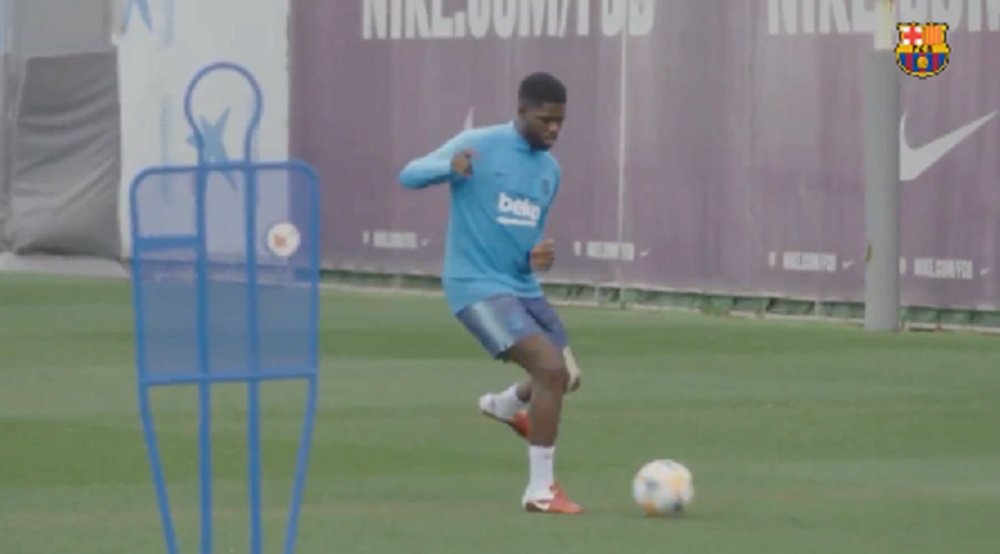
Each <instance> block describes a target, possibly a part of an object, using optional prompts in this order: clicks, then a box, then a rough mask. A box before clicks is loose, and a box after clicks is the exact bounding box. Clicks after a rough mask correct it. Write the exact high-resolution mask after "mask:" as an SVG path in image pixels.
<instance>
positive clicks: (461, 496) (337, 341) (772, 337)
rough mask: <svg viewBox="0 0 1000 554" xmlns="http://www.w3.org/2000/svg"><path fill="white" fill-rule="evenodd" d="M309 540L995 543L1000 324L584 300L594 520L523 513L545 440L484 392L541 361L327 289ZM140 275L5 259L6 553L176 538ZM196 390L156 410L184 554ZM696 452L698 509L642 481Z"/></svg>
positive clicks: (275, 438)
mask: <svg viewBox="0 0 1000 554" xmlns="http://www.w3.org/2000/svg"><path fill="white" fill-rule="evenodd" d="M322 314H323V315H322V318H323V319H322V327H321V333H322V336H321V347H322V351H323V358H322V381H321V389H320V401H319V409H318V412H317V419H316V427H315V441H314V444H313V450H312V456H311V461H310V471H309V476H308V482H307V488H306V494H305V499H304V505H303V511H302V519H301V527H300V540H299V552H301V553H329V552H345V553H346V552H351V553H398V552H420V553H424V552H427V553H440V554H449V553H463V554H468V553H477V554H478V553H482V554H486V553H509V552H539V553H553V552H567V553H569V552H572V553H573V554H588V553H602V554H603V553H610V552H623V553H640V552H688V553H694V552H704V553H711V554H728V553H745V552H766V553H768V554H791V553H795V554H801V553H806V552H808V553H810V554H821V553H831V554H833V553H837V554H841V553H852V554H853V553H858V554H860V553H872V554H875V553H878V554H884V553H888V552H906V553H908V554H917V553H935V554H937V553H941V552H953V553H963V554H973V553H993V552H997V548H998V547H997V545H998V544H1000V525H998V522H1000V431H998V423H1000V363H998V359H1000V339H997V338H989V337H983V336H976V335H971V334H970V335H961V334H928V333H903V334H900V335H895V336H885V335H873V334H868V333H865V332H864V331H862V330H860V329H858V328H855V327H845V326H837V325H832V324H826V323H791V322H771V321H748V320H735V319H724V318H715V317H707V316H700V315H692V314H683V313H649V312H646V313H639V312H624V311H614V310H599V309H592V308H579V307H575V308H563V309H562V314H563V316H564V318H565V320H566V323H567V326H568V328H569V330H570V333H571V337H572V339H573V341H574V344H575V348H576V351H577V357H578V359H579V361H580V363H581V365H582V366H583V367H584V382H583V388H582V389H581V390H580V392H579V393H577V394H575V395H573V396H571V397H570V398H569V399H568V400H567V402H566V412H565V415H564V419H563V427H562V434H561V439H560V442H559V446H558V449H557V455H556V467H557V475H558V477H559V479H560V480H561V481H562V483H563V484H564V485H565V487H566V488H567V490H568V491H569V492H570V494H571V495H572V497H573V498H574V499H575V500H577V501H578V502H580V503H581V504H583V505H584V507H585V508H586V509H587V510H588V513H587V514H586V515H584V516H581V517H566V516H538V515H529V514H525V513H522V512H521V511H520V509H519V506H518V501H519V499H520V495H521V492H522V490H523V486H524V484H525V479H526V476H527V451H526V447H525V446H524V445H523V444H522V443H521V442H519V441H518V439H517V437H516V436H515V435H514V434H513V433H512V432H510V431H509V430H508V429H506V428H505V427H503V426H500V425H498V424H496V423H494V422H492V421H489V420H487V419H486V418H484V417H482V416H480V415H479V414H478V412H477V410H476V399H477V397H478V396H479V394H481V393H482V392H484V391H486V390H496V389H499V388H500V387H503V386H505V385H507V384H509V383H511V382H513V380H514V379H515V378H518V377H520V375H519V373H518V371H517V370H516V369H515V368H514V367H511V366H505V365H501V364H497V363H494V362H492V361H490V360H488V359H486V357H485V356H484V355H483V354H482V353H481V352H480V350H479V349H478V346H477V345H476V344H475V343H474V342H473V340H472V339H471V337H469V336H467V335H466V334H465V333H464V331H463V330H462V329H461V328H460V327H459V325H458V324H457V323H456V322H455V321H454V320H453V319H452V318H451V317H450V315H449V314H448V313H447V310H446V308H445V305H444V302H443V300H442V299H441V298H436V297H418V296H391V295H386V294H360V293H344V292H336V293H327V292H324V295H323V306H322ZM131 317H132V313H131V303H130V289H129V286H128V283H127V282H121V281H88V280H71V279H56V278H40V277H35V276H13V277H12V276H2V277H0V552H4V553H10V554H56V553H70V552H72V553H73V554H91V553H92V554H106V553H109V552H128V553H130V554H145V553H160V552H163V551H164V546H163V540H162V535H161V530H160V522H159V519H158V516H157V512H156V504H155V500H154V491H153V485H152V481H151V478H150V473H149V468H148V465H147V459H146V452H145V445H144V443H143V441H142V436H141V433H140V429H139V418H138V415H137V407H136V396H135V370H134V367H133V363H132V355H133V343H132V319H131ZM303 393H304V388H303V386H302V385H299V384H280V385H273V384H272V385H267V386H265V387H264V389H263V397H262V398H263V410H264V412H263V413H264V427H263V432H264V439H265V440H264V449H265V459H264V464H265V466H264V471H265V483H264V487H265V489H264V495H265V497H264V502H265V522H266V524H267V527H266V529H265V540H266V542H267V545H268V551H269V552H278V551H279V550H280V548H279V547H280V544H281V541H282V538H283V537H282V536H281V533H280V532H281V530H282V529H283V526H284V522H285V515H286V510H287V502H288V499H289V497H290V491H291V471H292V467H293V461H294V454H295V446H296V441H297V439H298V432H299V425H300V423H301V414H302V398H303ZM244 399H245V392H244V389H243V388H242V387H240V386H239V385H231V386H226V387H224V388H221V389H218V391H217V392H216V394H215V400H216V404H215V405H216V413H215V421H216V424H215V431H216V436H215V449H216V450H215V476H216V488H217V491H216V501H217V514H216V519H215V521H216V552H218V553H238V552H246V544H247V529H246V525H247V517H248V516H247V513H246V512H247V510H246V505H247V503H246V481H245V476H246V473H245V467H246V466H245V427H244V414H243V412H242V407H243V406H244ZM195 400H196V395H195V391H194V389H190V388H185V389H172V390H160V391H157V392H156V393H155V394H154V408H155V410H156V411H155V414H156V417H157V422H158V428H159V431H160V438H161V447H162V448H163V453H164V462H165V466H166V470H167V479H168V484H169V485H170V487H171V494H172V501H173V506H174V510H175V514H176V518H177V519H176V521H177V526H178V532H179V535H180V536H179V538H180V539H181V545H182V547H183V551H185V552H195V551H196V545H197V522H198V507H197V458H196V454H197V450H196V446H197V443H196V425H195V414H196V403H195ZM657 457H673V458H676V459H678V460H680V461H682V462H684V463H686V464H688V466H689V467H690V468H691V469H692V471H693V472H694V475H695V485H696V490H697V496H696V498H695V501H694V503H693V505H692V506H691V509H690V512H689V513H688V514H687V516H686V517H684V518H683V519H667V520H654V519H646V518H644V517H643V516H642V515H641V514H640V512H639V510H638V509H637V508H636V507H634V506H633V505H632V502H631V498H630V481H631V477H632V475H633V473H634V472H635V471H636V470H637V469H638V467H639V466H640V465H642V464H643V463H645V462H646V461H649V460H651V459H653V458H657Z"/></svg>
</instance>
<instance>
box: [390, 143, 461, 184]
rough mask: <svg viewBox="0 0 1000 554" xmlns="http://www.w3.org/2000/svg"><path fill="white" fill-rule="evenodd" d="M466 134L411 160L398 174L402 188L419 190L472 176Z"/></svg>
mask: <svg viewBox="0 0 1000 554" xmlns="http://www.w3.org/2000/svg"><path fill="white" fill-rule="evenodd" d="M470 143H471V141H470V139H469V133H468V132H462V133H459V134H458V135H456V136H455V137H453V138H452V139H451V140H449V141H448V142H446V143H444V144H443V145H442V146H441V147H440V148H438V149H437V150H435V151H433V152H431V153H430V154H427V155H426V156H423V157H421V158H417V159H415V160H411V161H410V162H409V163H407V164H406V166H405V167H403V170H402V171H400V173H399V183H400V184H401V185H403V186H404V187H407V188H411V189H419V188H424V187H428V186H430V185H436V184H440V183H445V182H449V181H452V180H454V179H459V178H462V177H468V176H470V175H472V156H473V153H472V149H471V148H470V146H471V144H470Z"/></svg>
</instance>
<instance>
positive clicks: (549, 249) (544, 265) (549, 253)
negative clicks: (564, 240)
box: [529, 164, 562, 271]
mask: <svg viewBox="0 0 1000 554" xmlns="http://www.w3.org/2000/svg"><path fill="white" fill-rule="evenodd" d="M561 182H562V172H561V170H560V169H559V166H558V164H557V165H556V171H555V183H553V185H552V198H551V199H550V200H549V204H548V206H546V207H545V210H544V211H543V212H542V215H541V217H540V218H539V220H538V228H539V229H540V230H541V232H542V233H543V234H544V233H545V229H546V225H547V224H548V220H549V211H550V210H551V209H552V204H553V203H554V202H555V199H556V196H558V194H559V185H560V184H561ZM529 260H530V264H531V269H532V270H534V271H548V270H550V269H552V264H554V263H555V261H556V250H555V241H554V240H553V239H551V238H549V239H545V240H543V241H542V242H540V243H538V244H536V245H535V247H534V248H532V249H531V252H530V253H529Z"/></svg>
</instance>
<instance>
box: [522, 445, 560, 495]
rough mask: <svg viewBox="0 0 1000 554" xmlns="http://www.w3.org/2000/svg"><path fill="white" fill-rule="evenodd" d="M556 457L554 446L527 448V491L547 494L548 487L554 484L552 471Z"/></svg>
mask: <svg viewBox="0 0 1000 554" xmlns="http://www.w3.org/2000/svg"><path fill="white" fill-rule="evenodd" d="M555 455H556V448H555V447H554V446H533V445H532V446H529V447H528V459H529V461H530V464H531V465H530V468H531V477H530V481H528V490H529V491H531V492H532V493H534V494H540V493H548V492H549V487H551V486H552V483H553V482H555V477H554V472H553V469H552V466H553V461H554V459H555Z"/></svg>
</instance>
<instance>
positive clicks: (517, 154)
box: [399, 123, 562, 313]
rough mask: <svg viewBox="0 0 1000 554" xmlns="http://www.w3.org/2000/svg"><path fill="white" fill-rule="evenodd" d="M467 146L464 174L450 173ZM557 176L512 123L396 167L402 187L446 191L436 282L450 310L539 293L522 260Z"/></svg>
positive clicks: (547, 156) (539, 228)
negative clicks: (439, 282)
mask: <svg viewBox="0 0 1000 554" xmlns="http://www.w3.org/2000/svg"><path fill="white" fill-rule="evenodd" d="M467 149H471V150H472V151H473V152H474V154H473V156H472V171H473V173H472V175H470V176H468V177H466V176H462V175H458V174H456V173H455V172H454V171H452V168H451V163H452V158H453V157H454V156H455V154H456V153H458V152H461V151H464V150H467ZM561 176H562V175H561V170H560V168H559V163H558V162H557V161H556V159H555V157H554V156H553V155H552V154H551V153H550V152H548V151H544V150H536V149H533V148H532V147H531V145H530V144H529V143H528V142H527V141H526V140H525V139H524V138H523V137H522V136H521V134H520V133H519V132H518V131H517V129H516V128H515V126H514V124H513V123H507V124H500V125H493V126H490V127H482V128H478V129H469V130H466V131H463V132H461V133H459V134H458V135H457V136H455V137H453V138H452V139H451V140H449V141H448V142H446V143H445V144H444V145H442V146H441V147H440V148H438V149H437V150H435V151H434V152H432V153H430V154H428V155H426V156H424V157H422V158H418V159H415V160H413V161H411V162H409V163H408V164H407V165H406V167H404V168H403V170H402V171H401V172H400V174H399V182H400V183H401V184H402V185H403V186H405V187H407V188H411V189H420V188H424V187H427V186H431V185H436V184H443V183H448V184H449V186H450V189H451V209H450V214H449V218H448V231H447V238H446V244H445V255H444V268H443V275H442V281H443V283H442V284H443V286H444V290H445V295H446V297H447V299H448V305H449V307H450V308H451V310H452V312H453V313H458V312H459V311H461V310H462V309H463V308H464V307H466V306H468V305H470V304H472V303H475V302H477V301H479V300H483V299H485V298H488V297H490V296H493V295H496V294H504V293H508V294H514V295H517V296H522V297H537V296H541V295H542V289H541V286H540V285H539V283H538V281H537V279H536V278H535V276H534V274H533V272H532V270H531V265H530V263H529V255H530V252H531V249H532V248H533V247H534V246H535V245H536V244H538V242H540V240H541V238H542V234H543V232H544V230H545V223H546V220H547V218H548V214H549V207H550V206H551V205H552V202H553V200H554V199H555V197H556V194H557V193H558V191H559V185H560V180H561Z"/></svg>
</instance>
